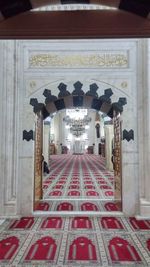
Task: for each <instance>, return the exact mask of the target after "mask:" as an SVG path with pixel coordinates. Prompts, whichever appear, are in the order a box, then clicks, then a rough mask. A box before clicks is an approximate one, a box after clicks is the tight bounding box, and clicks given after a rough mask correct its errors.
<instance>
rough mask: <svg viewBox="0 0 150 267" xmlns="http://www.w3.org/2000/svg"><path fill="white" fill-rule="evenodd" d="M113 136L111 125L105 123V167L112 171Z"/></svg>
mask: <svg viewBox="0 0 150 267" xmlns="http://www.w3.org/2000/svg"><path fill="white" fill-rule="evenodd" d="M113 137H114V128H113V125H105V162H106V169H107V170H109V171H113V164H112V161H111V157H112V140H113Z"/></svg>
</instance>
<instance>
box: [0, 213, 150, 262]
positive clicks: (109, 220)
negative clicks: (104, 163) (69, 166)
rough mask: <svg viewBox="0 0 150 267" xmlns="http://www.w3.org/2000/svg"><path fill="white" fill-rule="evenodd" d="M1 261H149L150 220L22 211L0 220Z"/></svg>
mask: <svg viewBox="0 0 150 267" xmlns="http://www.w3.org/2000/svg"><path fill="white" fill-rule="evenodd" d="M0 266H3V267H4V266H12V267H15V266H18V267H19V266H20V267H21V266H26V267H27V266H28V267H29V266H34V267H35V266H38V267H41V266H45V267H46V266H53V267H75V266H78V267H80V266H82V267H83V266H84V267H91V266H96V267H109V266H116V267H118V266H121V267H126V266H128V267H129V266H150V220H137V219H136V218H133V217H132V218H125V217H123V216H120V217H116V216H98V217H95V218H93V217H87V216H86V217H83V216H76V217H60V216H49V217H43V218H39V217H23V218H20V219H7V220H5V221H4V222H3V223H2V224H1V225H0Z"/></svg>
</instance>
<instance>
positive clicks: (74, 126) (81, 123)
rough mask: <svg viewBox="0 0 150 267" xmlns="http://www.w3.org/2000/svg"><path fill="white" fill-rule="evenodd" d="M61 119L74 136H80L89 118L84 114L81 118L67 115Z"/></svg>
mask: <svg viewBox="0 0 150 267" xmlns="http://www.w3.org/2000/svg"><path fill="white" fill-rule="evenodd" d="M63 121H64V122H65V123H66V125H67V126H69V128H70V132H71V133H72V134H73V135H75V136H76V137H79V136H81V135H82V134H83V133H85V126H86V125H88V124H89V122H90V121H91V118H90V117H89V116H88V115H85V116H84V117H83V118H82V119H80V118H78V119H76V118H70V116H69V115H67V116H66V117H64V118H63Z"/></svg>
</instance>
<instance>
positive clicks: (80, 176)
mask: <svg viewBox="0 0 150 267" xmlns="http://www.w3.org/2000/svg"><path fill="white" fill-rule="evenodd" d="M50 166H51V167H50V173H49V174H48V175H47V176H46V177H45V178H44V180H43V195H44V197H43V200H42V201H41V203H39V205H38V206H37V207H36V210H38V211H58V212H63V211H87V212H89V211H94V212H95V211H98V212H100V211H120V210H121V207H120V205H118V204H116V201H115V202H114V175H113V172H110V171H108V170H106V168H105V161H104V158H102V157H100V156H96V155H89V154H84V155H52V156H51V160H50Z"/></svg>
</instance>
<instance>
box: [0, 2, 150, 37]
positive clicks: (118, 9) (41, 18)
mask: <svg viewBox="0 0 150 267" xmlns="http://www.w3.org/2000/svg"><path fill="white" fill-rule="evenodd" d="M32 11H34V12H32ZM39 11H40V12H39ZM56 11H57V12H56ZM149 18H150V0H0V39H74V38H76V39H81V38H82V39H85V38H87V39H89V38H143V37H148V38H149V37H150V19H149Z"/></svg>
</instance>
